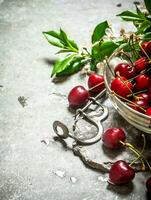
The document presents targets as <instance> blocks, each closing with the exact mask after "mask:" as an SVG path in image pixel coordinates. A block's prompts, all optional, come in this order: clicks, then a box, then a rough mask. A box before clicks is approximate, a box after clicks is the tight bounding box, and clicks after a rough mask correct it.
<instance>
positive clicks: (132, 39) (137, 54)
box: [131, 34, 140, 57]
mask: <svg viewBox="0 0 151 200" xmlns="http://www.w3.org/2000/svg"><path fill="white" fill-rule="evenodd" d="M131 41H132V43H131V44H132V48H133V49H134V52H135V55H136V56H138V57H140V54H139V53H138V52H137V51H136V49H135V46H134V34H132V35H131Z"/></svg>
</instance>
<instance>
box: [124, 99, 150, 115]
mask: <svg viewBox="0 0 151 200" xmlns="http://www.w3.org/2000/svg"><path fill="white" fill-rule="evenodd" d="M128 105H129V106H130V107H131V108H133V109H134V110H136V111H138V112H141V113H145V110H146V109H147V107H148V103H147V102H146V101H145V100H144V99H142V100H137V99H136V100H133V101H132V103H131V104H128Z"/></svg>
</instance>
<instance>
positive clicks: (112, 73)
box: [104, 58, 115, 77]
mask: <svg viewBox="0 0 151 200" xmlns="http://www.w3.org/2000/svg"><path fill="white" fill-rule="evenodd" d="M104 60H105V61H106V64H107V67H108V68H109V70H110V72H111V74H112V75H113V77H115V74H114V72H113V71H112V69H111V67H110V65H109V63H108V60H107V59H106V58H105V59H104Z"/></svg>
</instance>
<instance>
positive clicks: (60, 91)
mask: <svg viewBox="0 0 151 200" xmlns="http://www.w3.org/2000/svg"><path fill="white" fill-rule="evenodd" d="M118 3H121V4H122V6H121V7H117V4H118ZM128 8H129V9H133V8H134V5H133V1H132V0H106V1H105V0H99V1H96V0H88V1H85V0H60V1H59V0H57V1H55V0H4V1H3V0H0V48H1V50H0V85H1V87H0V95H1V98H0V105H1V106H0V200H47V199H50V200H71V199H73V200H98V199H99V200H106V199H107V200H109V199H111V200H120V199H125V200H126V199H129V200H143V199H145V195H146V191H145V186H144V181H145V178H144V174H138V175H137V176H136V179H135V181H134V184H133V185H132V187H130V188H129V187H127V186H125V187H120V188H116V187H111V188H110V187H108V183H107V182H106V175H104V174H101V173H99V172H95V171H92V170H90V169H88V168H86V167H85V166H84V165H83V163H82V162H81V161H80V159H79V158H78V157H75V156H73V154H72V152H70V151H65V150H64V149H63V148H62V146H61V145H60V144H59V143H56V142H54V141H53V140H52V135H53V131H52V122H53V121H54V120H55V119H60V120H63V121H64V122H66V123H67V124H68V125H70V124H71V123H70V120H71V114H70V113H69V112H68V111H67V105H68V104H67V99H66V96H64V95H67V93H68V91H69V90H70V89H71V88H72V87H73V86H75V85H77V84H83V85H85V81H84V80H83V79H82V78H81V77H80V76H79V75H75V76H72V77H70V78H69V79H68V80H67V81H64V82H61V83H57V84H54V83H52V82H51V79H50V70H51V69H52V68H51V66H50V64H49V63H50V61H51V59H53V58H54V53H55V51H56V49H55V48H53V47H51V46H49V45H48V43H47V42H46V41H45V39H44V38H43V36H42V31H47V30H49V29H56V28H59V27H60V26H61V27H63V28H64V29H65V30H66V31H67V32H68V33H69V34H70V35H71V36H72V38H76V40H77V42H79V43H80V44H82V45H83V46H84V45H89V41H90V35H91V33H92V30H93V28H94V26H95V24H97V23H99V22H100V21H102V20H105V19H108V20H110V21H111V22H112V23H113V27H114V29H115V30H116V31H117V29H118V28H119V27H121V26H123V25H122V22H121V21H120V20H119V19H118V18H117V17H115V15H116V14H117V13H118V12H121V11H122V10H125V9H128ZM125 26H127V28H129V29H130V28H131V26H130V25H125ZM20 96H24V97H25V98H27V105H26V106H25V107H22V105H21V104H20V103H19V101H18V97H20ZM108 105H109V106H110V107H111V108H112V106H111V104H110V103H108ZM111 108H110V112H111V115H110V118H109V119H108V120H107V121H106V122H105V124H104V126H105V127H109V126H111V125H113V124H114V125H121V126H124V127H125V128H127V129H128V130H129V132H131V127H128V124H127V123H126V122H125V121H123V120H122V119H121V117H120V116H119V115H118V114H117V113H116V112H115V111H114V109H111ZM113 119H114V122H113ZM49 137H50V143H49V144H48V145H45V144H43V143H41V140H42V139H49ZM98 145H99V146H98V148H100V149H101V145H100V143H99V144H98ZM97 151H98V150H97ZM98 152H100V155H99V156H100V158H102V159H105V158H106V157H107V158H111V157H109V156H108V155H105V154H104V153H103V151H101V150H100V151H98ZM71 177H72V178H71ZM127 188H128V189H127Z"/></svg>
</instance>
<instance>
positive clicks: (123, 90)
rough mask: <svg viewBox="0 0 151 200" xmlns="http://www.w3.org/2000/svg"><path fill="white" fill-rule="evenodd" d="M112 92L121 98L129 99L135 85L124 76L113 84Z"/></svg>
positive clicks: (117, 78)
mask: <svg viewBox="0 0 151 200" xmlns="http://www.w3.org/2000/svg"><path fill="white" fill-rule="evenodd" d="M111 90H113V91H114V92H115V93H116V94H118V95H119V96H121V97H124V98H127V96H128V95H130V94H131V93H132V90H133V85H132V83H131V82H129V81H128V80H127V79H126V78H124V77H123V76H121V77H116V78H114V79H113V80H112V82H111Z"/></svg>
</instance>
